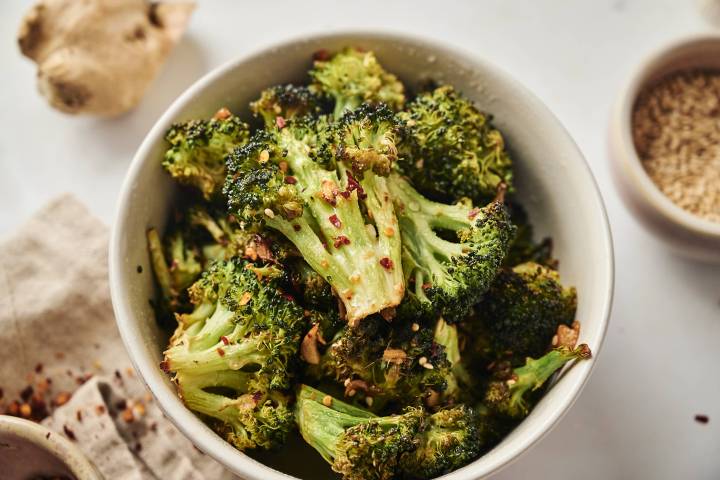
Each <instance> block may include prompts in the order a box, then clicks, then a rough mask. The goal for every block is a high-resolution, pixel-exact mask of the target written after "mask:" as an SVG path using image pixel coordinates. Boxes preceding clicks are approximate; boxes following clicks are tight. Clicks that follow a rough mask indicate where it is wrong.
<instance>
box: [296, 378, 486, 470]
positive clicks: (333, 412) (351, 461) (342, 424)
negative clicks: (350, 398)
mask: <svg viewBox="0 0 720 480" xmlns="http://www.w3.org/2000/svg"><path fill="white" fill-rule="evenodd" d="M295 416H296V420H297V423H298V427H299V429H300V433H301V435H302V436H303V438H304V439H305V441H307V442H308V443H309V444H310V445H311V446H312V447H313V448H315V449H316V450H317V451H318V452H319V453H320V454H321V455H322V457H323V458H324V459H325V460H326V461H327V462H328V463H330V465H331V466H332V468H333V470H335V471H336V472H338V473H340V474H342V475H343V479H345V480H356V479H357V480H360V479H362V480H373V479H377V480H389V479H392V478H397V477H403V476H411V477H413V478H423V479H425V478H434V477H435V476H438V475H442V474H443V473H447V472H449V471H452V470H454V469H456V468H459V467H461V466H463V465H465V464H467V463H469V462H470V461H472V460H473V459H474V458H475V457H476V456H477V455H478V453H479V451H480V441H479V440H480V437H479V435H478V430H477V428H476V425H475V423H474V422H473V421H472V419H473V416H474V414H473V412H472V410H471V409H470V408H468V407H465V406H459V407H455V408H452V409H448V410H441V411H439V412H436V413H434V414H429V413H427V412H425V411H424V410H423V409H422V408H408V409H406V410H405V412H404V413H403V414H401V415H392V416H386V417H377V416H374V415H373V414H371V413H369V412H366V411H363V410H361V409H358V408H356V407H353V406H351V405H348V404H346V403H344V402H341V401H339V400H337V399H334V398H332V397H330V396H329V395H325V394H323V393H322V392H319V391H317V390H314V389H311V388H310V387H308V386H306V385H303V386H301V387H300V390H299V392H298V400H297V404H296V406H295Z"/></svg>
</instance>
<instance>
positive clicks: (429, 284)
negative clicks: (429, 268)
mask: <svg viewBox="0 0 720 480" xmlns="http://www.w3.org/2000/svg"><path fill="white" fill-rule="evenodd" d="M421 286H422V289H423V290H427V289H428V288H430V287H432V284H431V283H427V282H426V283H423V284H422V285H421Z"/></svg>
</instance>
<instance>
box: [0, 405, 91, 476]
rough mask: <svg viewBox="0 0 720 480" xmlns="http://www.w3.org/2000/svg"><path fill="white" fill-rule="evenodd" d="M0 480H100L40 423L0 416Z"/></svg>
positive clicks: (73, 450) (71, 447) (72, 449)
mask: <svg viewBox="0 0 720 480" xmlns="http://www.w3.org/2000/svg"><path fill="white" fill-rule="evenodd" d="M0 472H1V473H0V478H7V479H14V478H17V479H20V478H40V477H42V478H55V477H58V478H68V479H70V478H72V479H74V480H102V476H101V475H100V473H98V471H97V470H96V469H95V466H94V465H93V464H92V463H90V461H88V459H87V458H85V456H84V455H83V453H82V452H81V451H80V449H78V447H76V446H75V445H73V444H72V443H70V442H69V441H68V440H66V439H65V438H64V437H63V436H62V435H60V434H58V433H55V432H53V431H51V430H49V429H47V428H45V427H43V426H42V425H40V424H37V423H34V422H31V421H29V420H23V419H22V418H16V417H10V416H7V415H0Z"/></svg>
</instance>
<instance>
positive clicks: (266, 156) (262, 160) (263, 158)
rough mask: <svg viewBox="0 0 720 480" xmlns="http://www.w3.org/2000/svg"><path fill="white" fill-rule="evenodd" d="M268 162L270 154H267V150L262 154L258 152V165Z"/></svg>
mask: <svg viewBox="0 0 720 480" xmlns="http://www.w3.org/2000/svg"><path fill="white" fill-rule="evenodd" d="M268 160H270V152H268V151H267V150H263V151H262V152H260V157H259V158H258V161H259V162H260V163H265V162H267V161H268Z"/></svg>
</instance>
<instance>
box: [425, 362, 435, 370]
mask: <svg viewBox="0 0 720 480" xmlns="http://www.w3.org/2000/svg"><path fill="white" fill-rule="evenodd" d="M422 366H423V367H424V368H427V369H428V370H432V369H433V368H435V367H433V366H432V363H423V364H422Z"/></svg>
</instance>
